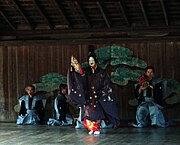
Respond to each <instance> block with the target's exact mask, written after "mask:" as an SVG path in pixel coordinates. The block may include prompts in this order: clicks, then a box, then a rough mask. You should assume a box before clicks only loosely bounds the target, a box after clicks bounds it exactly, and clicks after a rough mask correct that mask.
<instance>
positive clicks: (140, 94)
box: [133, 66, 167, 127]
mask: <svg viewBox="0 0 180 145" xmlns="http://www.w3.org/2000/svg"><path fill="white" fill-rule="evenodd" d="M154 72H155V69H154V67H153V66H148V67H146V69H145V74H143V75H141V76H140V78H139V84H138V85H137V87H136V91H135V92H136V98H137V100H138V104H139V106H138V108H137V112H136V124H133V126H134V127H145V126H148V125H152V126H159V127H166V126H167V123H166V122H165V119H164V115H163V113H162V108H163V107H162V106H161V104H162V99H163V95H164V94H163V89H165V86H164V84H163V81H161V80H160V81H159V80H158V79H155V78H154Z"/></svg>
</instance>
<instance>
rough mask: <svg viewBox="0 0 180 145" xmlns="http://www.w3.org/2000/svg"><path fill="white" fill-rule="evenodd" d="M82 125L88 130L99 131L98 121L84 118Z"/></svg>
mask: <svg viewBox="0 0 180 145" xmlns="http://www.w3.org/2000/svg"><path fill="white" fill-rule="evenodd" d="M84 127H86V128H87V129H88V130H90V131H99V130H100V122H98V121H96V122H94V121H90V120H88V119H84Z"/></svg>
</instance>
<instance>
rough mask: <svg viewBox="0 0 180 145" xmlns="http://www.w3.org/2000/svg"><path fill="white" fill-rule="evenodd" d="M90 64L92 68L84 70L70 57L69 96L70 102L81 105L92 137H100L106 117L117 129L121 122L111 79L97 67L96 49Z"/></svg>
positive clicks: (85, 124) (89, 59)
mask: <svg viewBox="0 0 180 145" xmlns="http://www.w3.org/2000/svg"><path fill="white" fill-rule="evenodd" d="M87 61H88V63H89V67H88V68H87V69H86V70H83V69H82V68H81V66H80V64H79V63H78V61H77V59H76V58H75V57H74V56H71V66H72V67H71V70H70V71H68V89H69V91H68V93H69V97H70V99H71V100H72V101H73V102H76V103H77V104H79V105H80V106H81V111H83V112H81V113H83V115H82V117H83V119H84V126H85V127H86V128H88V130H89V134H90V135H91V134H93V135H99V134H100V124H101V120H103V119H104V118H107V119H108V120H109V121H110V122H111V123H112V124H113V125H114V126H118V125H119V123H120V120H119V116H118V112H117V106H116V101H115V100H116V98H115V96H114V94H113V91H112V87H111V82H110V79H109V76H108V74H107V73H106V72H105V71H104V70H103V69H101V68H100V67H99V66H98V59H97V56H96V54H95V52H94V50H93V49H91V52H90V54H89V56H88V59H87ZM80 121H81V119H80Z"/></svg>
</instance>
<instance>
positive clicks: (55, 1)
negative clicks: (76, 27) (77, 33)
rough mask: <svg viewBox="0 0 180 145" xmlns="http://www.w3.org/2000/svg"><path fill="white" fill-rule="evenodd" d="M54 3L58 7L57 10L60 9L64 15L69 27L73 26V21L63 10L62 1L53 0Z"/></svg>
mask: <svg viewBox="0 0 180 145" xmlns="http://www.w3.org/2000/svg"><path fill="white" fill-rule="evenodd" d="M52 1H53V3H54V5H55V6H56V7H57V10H58V11H59V13H60V14H61V15H62V16H63V18H64V20H65V22H66V23H67V25H68V27H69V28H72V25H71V23H70V22H69V20H68V18H67V16H66V15H65V12H64V11H63V8H62V5H61V4H60V2H58V1H57V0H52Z"/></svg>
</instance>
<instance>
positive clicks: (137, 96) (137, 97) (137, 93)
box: [134, 84, 143, 104]
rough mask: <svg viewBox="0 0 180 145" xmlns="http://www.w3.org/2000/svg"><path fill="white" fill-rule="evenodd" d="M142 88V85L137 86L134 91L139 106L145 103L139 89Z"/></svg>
mask: <svg viewBox="0 0 180 145" xmlns="http://www.w3.org/2000/svg"><path fill="white" fill-rule="evenodd" d="M140 87H141V85H140V84H135V91H134V93H135V97H136V99H137V101H138V104H141V103H142V101H143V95H142V92H141V93H140V94H139V88H140Z"/></svg>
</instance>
